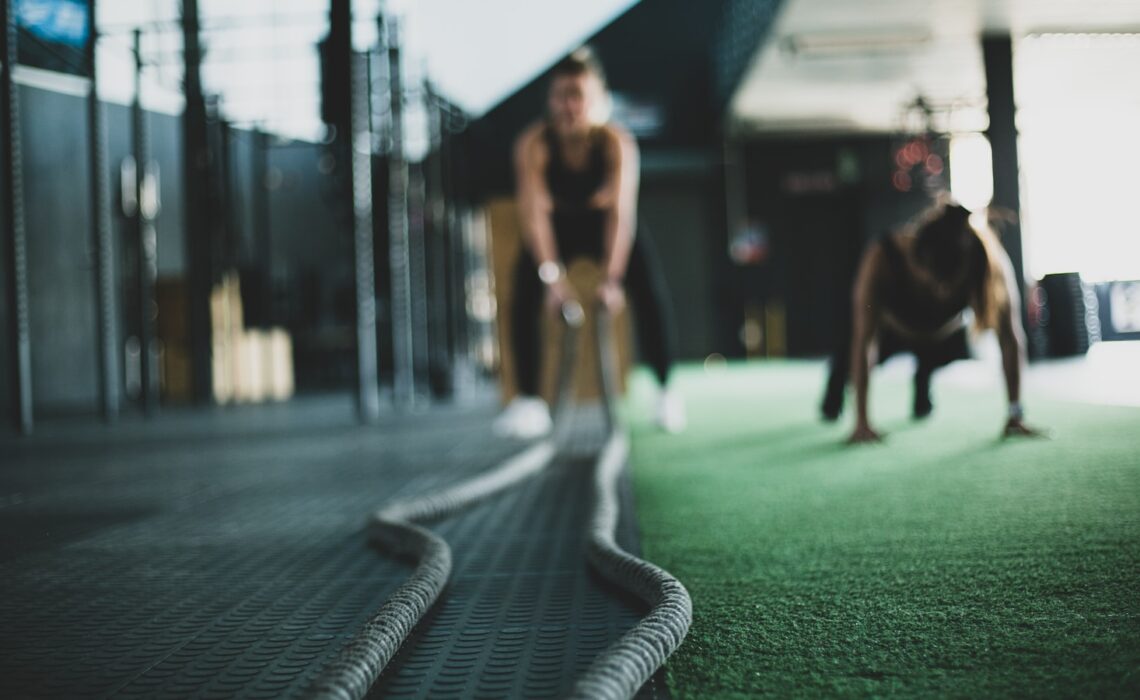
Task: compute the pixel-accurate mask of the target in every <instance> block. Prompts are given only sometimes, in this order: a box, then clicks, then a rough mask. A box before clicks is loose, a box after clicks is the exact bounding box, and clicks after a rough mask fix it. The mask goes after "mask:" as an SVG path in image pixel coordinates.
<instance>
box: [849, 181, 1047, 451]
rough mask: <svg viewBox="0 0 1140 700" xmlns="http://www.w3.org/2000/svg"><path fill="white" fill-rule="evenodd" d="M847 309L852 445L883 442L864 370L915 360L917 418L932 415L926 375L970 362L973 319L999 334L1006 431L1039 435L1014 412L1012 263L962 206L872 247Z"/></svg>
mask: <svg viewBox="0 0 1140 700" xmlns="http://www.w3.org/2000/svg"><path fill="white" fill-rule="evenodd" d="M852 312H853V314H854V322H853V328H852V333H851V345H850V368H851V383H852V384H853V385H854V387H855V411H856V416H855V428H854V430H853V431H852V433H851V436H850V437H849V438H848V442H849V443H864V442H877V441H879V440H881V439H882V435H881V434H880V433H879V432H878V431H877V430H875V428H873V427H872V426H871V422H870V418H869V416H868V411H867V395H868V393H869V388H870V371H871V367H872V366H873V365H874V364H875V363H876V361H877V360H878V361H881V360H883V359H885V358H886V357H888V356H889V355H891V354H894V353H896V352H913V353H914V354H915V356H916V358H917V360H918V372H917V375H916V381H915V392H916V394H915V416H916V417H924V416H925V415H927V414H929V413H930V410H931V408H932V407H933V405H932V403H931V402H930V397H929V393H928V392H929V382H930V375H931V374H932V373H933V372H934V370H935V369H937V368H939V367H941V366H944V365H946V364H949V363H950V362H951V361H953V360H955V359H959V358H962V357H968V356H969V350H968V343H967V325H968V322H967V319H968V317H969V316H970V315H971V314H972V316H973V320H974V324H975V326H976V328H978V329H979V330H984V329H992V330H995V331H996V332H997V337H998V343H999V345H1000V346H1001V356H1002V371H1003V374H1004V376H1005V386H1006V394H1007V397H1008V399H1009V414H1008V416H1007V419H1006V422H1005V426H1004V435H1006V436H1011V435H1039V433H1038V431H1036V430H1034V429H1032V428H1030V427H1028V426H1027V425H1026V424H1025V422H1024V412H1023V410H1022V407H1021V368H1022V366H1023V365H1024V362H1025V332H1024V330H1023V329H1022V327H1021V300H1020V295H1019V294H1018V285H1017V280H1016V277H1015V275H1014V272H1013V266H1012V264H1011V263H1010V260H1009V256H1008V255H1007V254H1006V252H1005V250H1003V249H1002V247H1001V244H1000V243H998V241H997V240H996V238H995V237H994V236H993V234H992V233H991V232H990V231H989V230H987V229H979V228H976V227H974V226H973V225H972V224H971V223H970V211H969V210H967V209H966V208H964V207H962V206H961V205H958V204H955V203H953V202H950V201H945V202H943V203H941V204H938V205H936V206H935V207H933V208H932V209H930V210H929V211H928V212H927V213H926V214H925V215H924V216H922V217H921V218H920V219H919V221H918V222H917V223H916V225H915V226H913V227H912V228H909V229H906V230H903V231H900V232H896V233H893V234H891V235H888V236H886V237H884V238H882V239H880V240H879V241H878V242H876V243H874V244H872V245H871V246H870V247H869V248H868V249H867V251H866V253H865V254H864V256H863V260H862V263H861V264H860V268H859V272H858V274H857V277H856V280H855V287H854V294H853V300H852ZM845 364H846V363H843V362H834V363H833V364H832V371H833V372H835V371H842V369H844V365H845ZM843 384H844V382H843V381H835V378H834V377H833V379H832V381H829V387H833V386H839V387H840V391H842V386H843ZM829 391H830V389H829ZM841 396H842V395H841V394H840V397H841ZM840 400H841V399H840Z"/></svg>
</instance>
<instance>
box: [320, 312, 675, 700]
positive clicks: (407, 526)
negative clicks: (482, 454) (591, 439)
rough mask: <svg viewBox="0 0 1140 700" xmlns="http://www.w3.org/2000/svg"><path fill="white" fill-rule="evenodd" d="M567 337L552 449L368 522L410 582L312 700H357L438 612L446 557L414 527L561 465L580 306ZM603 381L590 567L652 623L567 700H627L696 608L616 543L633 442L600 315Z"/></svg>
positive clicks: (442, 545)
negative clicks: (622, 483)
mask: <svg viewBox="0 0 1140 700" xmlns="http://www.w3.org/2000/svg"><path fill="white" fill-rule="evenodd" d="M562 316H563V320H565V321H566V324H567V330H566V333H565V336H564V341H563V351H562V362H561V371H560V377H559V403H558V411H557V413H558V416H557V418H558V420H557V421H556V425H555V430H554V434H553V436H552V438H551V439H548V440H544V441H542V442H540V443H538V444H536V445H533V446H532V447H530V448H528V449H526V450H524V451H522V452H520V453H519V454H517V455H515V456H514V457H512V458H510V459H508V460H507V461H506V462H504V463H503V464H502V465H501V466H499V467H497V468H495V469H493V470H491V471H489V472H486V473H484V474H481V475H479V476H477V477H475V478H473V479H470V480H468V481H465V482H463V483H461V484H459V485H457V486H455V487H453V488H449V489H446V490H444V491H442V492H439V493H436V494H430V495H427V496H423V497H420V498H416V499H413V500H408V501H403V502H397V503H393V504H391V505H389V506H386V507H384V508H382V509H380V510H378V511H377V512H376V513H374V514H373V516H372V518H371V520H370V521H369V537H370V539H371V541H372V542H373V543H374V544H376V545H377V546H379V547H381V548H383V549H384V550H385V551H387V552H388V553H390V554H392V555H393V556H397V557H404V558H408V559H411V560H413V561H415V562H417V563H416V569H415V571H414V572H413V573H412V575H411V577H410V578H409V579H408V580H407V581H406V582H405V583H404V584H403V585H401V586H400V587H399V588H398V589H396V592H395V593H394V594H393V595H392V597H390V598H389V599H388V600H387V601H386V602H385V603H384V604H383V605H382V606H381V607H380V609H379V610H378V611H377V612H376V614H375V615H373V616H372V618H371V619H370V620H369V621H368V622H367V623H365V625H364V627H362V628H361V629H360V631H359V632H358V633H357V634H356V636H355V637H353V639H352V641H350V642H349V643H348V645H346V646H345V648H344V649H343V650H342V651H341V653H340V655H339V656H338V657H337V658H336V659H335V660H334V661H333V662H332V663H331V664H330V665H329V666H328V668H326V669H325V671H324V672H323V674H322V675H321V676H320V677H319V678H318V680H317V682H316V683H315V684H314V685H313V686H312V687H311V689H310V693H309V695H310V696H312V697H316V698H330V699H332V698H335V699H337V700H359V698H363V697H364V696H365V695H366V694H367V693H368V690H369V688H371V687H372V684H373V683H374V682H375V681H376V679H377V678H378V677H379V675H380V673H381V671H382V670H383V669H384V667H385V666H386V665H387V664H388V662H389V661H391V659H392V657H393V656H394V655H395V654H396V652H397V651H398V650H399V648H400V645H401V644H403V642H404V640H405V639H407V637H408V635H409V634H410V633H411V631H412V628H413V627H414V626H415V625H416V624H417V623H418V622H419V621H420V619H421V618H422V617H423V616H424V614H425V613H426V612H427V610H428V609H429V608H430V607H431V606H432V604H434V603H435V601H436V599H437V598H438V597H439V594H440V592H441V591H442V590H443V588H444V586H445V585H447V581H448V578H449V577H450V575H451V550H450V548H449V547H448V546H447V543H446V542H444V541H443V539H442V538H440V537H438V536H437V535H435V534H434V533H432V532H430V531H428V530H426V529H425V528H422V527H420V526H418V525H416V524H415V523H416V522H424V521H429V520H436V519H439V518H442V517H445V516H448V515H451V514H453V513H455V512H457V511H459V510H461V509H463V508H466V507H468V506H470V505H473V504H475V503H477V502H479V501H482V500H485V499H487V498H490V497H491V496H493V495H495V494H497V493H499V492H501V491H503V490H505V489H507V488H510V487H511V486H513V485H515V484H517V483H519V482H521V481H523V480H525V479H527V478H529V477H531V476H534V475H535V474H537V473H539V472H541V471H542V470H543V469H545V468H546V467H547V466H548V465H549V464H550V463H551V462H552V461H553V460H554V458H555V457H556V456H557V454H558V449H557V448H556V445H557V444H560V443H561V441H562V439H564V438H565V436H566V435H567V434H568V433H567V420H566V415H567V413H568V411H567V410H566V409H567V404H568V397H569V394H570V379H571V378H572V376H573V372H572V371H571V368H572V365H573V360H574V346H575V344H576V336H577V334H576V330H577V329H578V327H580V326H581V324H582V319H583V314H582V309H581V306H579V305H577V304H576V303H574V304H568V305H566V306H564V307H563V314H562ZM598 316H599V324H598V344H599V349H600V356H599V360H600V361H599V380H600V382H601V385H602V396H603V405H604V408H605V413H606V420H607V429H608V432H609V438H608V440H607V441H606V444H605V447H604V448H603V449H602V451H601V453H600V454H599V456H598V460H597V463H596V469H595V474H594V512H593V515H592V518H591V521H590V528H589V533H588V534H589V540H588V543H587V557H588V559H589V561H590V563H591V564H592V565H593V566H594V567H595V568H596V569H597V570H598V571H599V573H601V575H602V576H603V577H605V578H606V579H608V580H609V581H610V582H612V583H614V584H615V585H617V586H619V587H621V588H623V589H624V590H626V591H628V592H630V593H633V594H634V595H636V596H637V597H639V598H640V599H641V600H642V601H644V602H645V603H646V604H648V605H649V606H650V608H651V609H650V611H649V614H648V615H646V617H645V618H643V619H642V620H641V622H639V623H638V624H637V625H635V626H634V627H633V629H631V630H630V631H629V632H627V633H626V634H625V635H624V636H622V638H621V639H620V640H618V641H617V643H615V644H614V645H612V646H611V647H609V648H608V649H607V650H606V651H605V652H603V653H602V654H601V655H600V656H599V657H598V658H597V659H596V660H595V661H594V663H593V664H591V666H590V668H589V669H588V670H587V671H586V673H585V674H584V675H583V676H582V677H581V678H579V679H578V681H577V683H576V684H575V686H574V689H573V691H572V695H571V697H573V698H607V699H608V698H629V697H632V696H633V695H634V694H635V693H636V692H637V690H638V689H639V688H640V687H641V686H642V685H644V683H645V682H646V681H648V680H649V678H650V677H651V676H652V675H653V674H654V673H655V672H656V670H657V669H658V668H660V666H661V664H663V663H664V662H665V659H667V658H668V657H669V655H670V654H672V653H673V651H675V650H676V649H677V647H678V646H680V644H681V641H682V640H683V639H684V637H685V634H686V633H687V632H688V629H689V625H690V624H691V622H692V617H693V612H692V602H691V600H690V598H689V594H688V592H687V591H686V590H685V587H684V586H682V585H681V583H680V582H679V581H678V580H677V579H676V578H674V577H673V576H671V575H670V574H669V573H668V572H666V571H664V570H663V569H661V568H659V567H657V566H654V565H653V564H650V563H649V562H646V561H643V560H641V559H638V558H637V557H634V556H633V555H631V554H629V553H628V552H626V551H625V550H623V549H621V548H620V547H619V546H618V545H617V542H616V540H615V539H614V533H615V530H616V528H617V522H618V514H619V505H618V498H617V482H618V478H619V477H620V475H621V472H622V470H623V469H624V468H625V465H626V463H627V461H628V456H629V441H628V439H627V438H626V436H625V432H624V431H623V430H620V429H619V426H618V423H617V419H616V416H615V413H614V407H613V398H612V393H613V389H614V386H615V384H614V378H615V374H614V367H613V361H612V356H611V355H610V353H608V352H606V350H607V349H608V343H609V335H608V319H607V318H606V315H605V314H604V313H599V315H598Z"/></svg>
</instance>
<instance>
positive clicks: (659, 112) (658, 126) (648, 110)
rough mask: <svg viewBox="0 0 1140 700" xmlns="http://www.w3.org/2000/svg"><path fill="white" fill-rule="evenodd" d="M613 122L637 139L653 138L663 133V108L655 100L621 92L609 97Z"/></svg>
mask: <svg viewBox="0 0 1140 700" xmlns="http://www.w3.org/2000/svg"><path fill="white" fill-rule="evenodd" d="M610 99H611V101H612V106H613V110H612V114H611V115H610V116H611V117H612V118H613V120H614V121H616V122H618V123H620V124H622V125H623V126H625V128H627V129H629V131H630V133H632V134H633V135H634V136H636V137H638V138H642V139H645V138H654V137H656V136H660V135H661V134H662V133H663V132H664V131H665V108H664V107H662V106H661V104H660V103H659V102H657V101H655V100H648V99H644V98H639V97H635V96H633V95H629V94H627V93H623V92H614V93H612V94H611V95H610Z"/></svg>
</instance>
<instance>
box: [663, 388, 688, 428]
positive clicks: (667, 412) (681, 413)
mask: <svg viewBox="0 0 1140 700" xmlns="http://www.w3.org/2000/svg"><path fill="white" fill-rule="evenodd" d="M688 422H689V421H688V417H687V416H686V413H685V402H684V401H682V400H681V397H680V396H678V395H677V394H676V393H674V392H672V391H669V390H668V389H662V390H661V395H660V396H658V397H657V427H658V428H661V429H662V430H664V431H665V432H667V433H679V432H681V431H682V430H684V429H685V426H686V425H687V424H688Z"/></svg>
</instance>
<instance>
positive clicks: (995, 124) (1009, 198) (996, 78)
mask: <svg viewBox="0 0 1140 700" xmlns="http://www.w3.org/2000/svg"><path fill="white" fill-rule="evenodd" d="M982 58H983V61H984V63H985V70H986V97H987V100H988V103H989V107H988V109H989V117H990V125H989V128H988V129H987V130H986V137H987V138H989V141H990V150H991V152H992V153H993V174H994V197H993V203H994V205H995V206H999V207H1003V208H1005V209H1009V210H1012V211H1013V212H1014V213H1015V214H1018V215H1020V214H1021V189H1020V184H1019V182H1020V172H1021V169H1020V165H1019V164H1018V154H1017V122H1016V118H1017V107H1016V105H1015V103H1014V95H1013V40H1012V39H1011V38H1010V36H1009V35H1008V34H1004V35H987V36H984V37H982ZM1002 244H1003V245H1004V246H1005V249H1006V252H1007V253H1009V259H1010V261H1011V262H1012V263H1013V269H1014V272H1015V273H1016V276H1017V285H1018V291H1019V292H1020V291H1021V290H1022V286H1023V285H1024V284H1025V264H1024V258H1023V256H1022V247H1021V225H1020V223H1018V221H1013V222H1010V223H1009V224H1008V226H1005V227H1003V230H1002ZM1024 309H1025V306H1024V305H1023V306H1022V310H1023V311H1024ZM1023 320H1024V319H1023Z"/></svg>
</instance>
